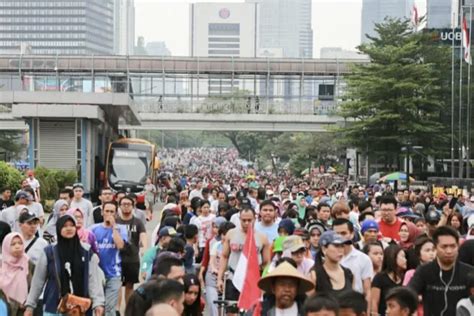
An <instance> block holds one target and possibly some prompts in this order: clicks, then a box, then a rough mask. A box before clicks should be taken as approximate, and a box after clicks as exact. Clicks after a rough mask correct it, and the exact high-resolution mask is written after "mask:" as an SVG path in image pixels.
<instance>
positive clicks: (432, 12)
mask: <svg viewBox="0 0 474 316" xmlns="http://www.w3.org/2000/svg"><path fill="white" fill-rule="evenodd" d="M455 2H456V3H455ZM457 3H459V0H456V1H454V0H429V1H427V2H426V11H427V16H426V22H427V27H428V28H450V27H451V22H452V19H453V16H452V14H453V12H455V13H456V16H458V15H457V12H458V10H459V8H457Z"/></svg>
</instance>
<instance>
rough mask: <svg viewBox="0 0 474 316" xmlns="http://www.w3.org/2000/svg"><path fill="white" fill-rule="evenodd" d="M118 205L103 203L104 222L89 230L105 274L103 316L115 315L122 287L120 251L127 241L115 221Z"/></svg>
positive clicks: (120, 227)
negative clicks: (93, 236) (95, 241)
mask: <svg viewBox="0 0 474 316" xmlns="http://www.w3.org/2000/svg"><path fill="white" fill-rule="evenodd" d="M117 209H118V206H117V204H115V203H114V202H107V203H105V204H104V205H103V213H104V222H103V223H100V224H95V225H93V226H92V227H91V228H90V230H91V232H92V233H93V234H94V235H95V237H96V240H97V248H98V249H99V258H100V268H101V269H102V271H103V272H104V275H105V288H104V293H105V316H115V313H116V312H115V307H116V305H117V302H118V297H119V293H120V288H121V287H122V255H121V251H122V249H124V248H125V246H126V245H127V242H128V233H127V229H126V228H125V227H124V226H122V225H118V224H117V223H116V216H117V213H118V212H117Z"/></svg>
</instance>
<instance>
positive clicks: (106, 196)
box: [92, 188, 114, 224]
mask: <svg viewBox="0 0 474 316" xmlns="http://www.w3.org/2000/svg"><path fill="white" fill-rule="evenodd" d="M113 199H114V195H113V193H112V190H111V189H110V188H103V189H101V190H100V193H99V200H100V202H101V204H100V205H98V206H96V207H94V209H92V216H93V217H94V224H99V223H102V222H104V215H103V214H102V205H104V203H107V202H112V200H113Z"/></svg>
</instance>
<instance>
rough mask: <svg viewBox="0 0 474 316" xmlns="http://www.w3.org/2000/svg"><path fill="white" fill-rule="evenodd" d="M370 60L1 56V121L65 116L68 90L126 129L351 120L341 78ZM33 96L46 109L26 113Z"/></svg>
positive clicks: (295, 125) (1, 124)
mask: <svg viewBox="0 0 474 316" xmlns="http://www.w3.org/2000/svg"><path fill="white" fill-rule="evenodd" d="M365 63H367V61H365V60H347V59H341V60H339V59H267V58H229V57H225V58H202V57H150V56H133V57H132V56H35V55H33V56H23V55H14V56H8V55H6V56H0V104H1V106H0V129H24V128H25V121H28V119H29V118H31V117H36V116H35V115H36V114H39V113H40V112H41V115H40V116H38V117H43V118H46V117H51V118H54V117H56V116H55V114H58V113H62V114H61V115H59V118H64V117H67V113H72V112H70V111H69V110H68V111H69V112H67V111H66V113H63V112H62V111H61V110H62V109H63V108H64V107H66V106H67V105H66V104H65V103H64V102H63V101H64V100H69V101H71V102H72V104H74V101H77V102H76V106H79V108H76V110H75V112H74V115H75V117H81V113H80V109H81V107H83V108H84V109H85V106H87V105H92V106H94V105H96V106H99V108H100V109H101V110H104V117H105V118H106V119H109V118H110V117H112V120H111V123H112V124H116V125H118V126H115V128H118V129H127V130H136V129H156V130H252V131H308V132H322V131H325V130H327V128H328V127H329V126H331V125H334V124H339V123H343V120H342V118H340V117H338V116H336V115H335V113H336V111H337V106H338V103H339V102H340V100H341V95H342V93H343V91H344V88H345V83H344V80H342V79H343V77H344V76H345V75H348V74H350V73H351V65H353V64H365ZM109 94H112V95H114V96H119V95H121V98H122V99H123V100H124V98H126V99H128V106H125V104H122V106H121V107H120V110H119V108H117V107H116V108H110V107H107V106H106V104H104V103H103V102H108V101H104V95H109ZM56 100H62V101H56ZM95 100H98V101H97V102H96V101H95ZM101 100H102V101H101ZM69 101H67V102H69ZM67 102H66V103H67ZM122 103H123V102H122ZM55 104H56V106H54V105H55ZM27 105H28V106H27ZM31 105H35V106H36V109H37V110H38V109H43V110H42V111H40V112H34V111H33V112H32V113H30V114H28V113H26V112H25V109H26V108H30V109H31ZM59 106H62V107H63V108H61V107H59ZM52 107H53V108H54V110H52V111H51V109H52ZM20 109H23V110H20ZM116 116H117V117H118V119H117V117H116ZM84 117H86V116H84Z"/></svg>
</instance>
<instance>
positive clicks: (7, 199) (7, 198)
mask: <svg viewBox="0 0 474 316" xmlns="http://www.w3.org/2000/svg"><path fill="white" fill-rule="evenodd" d="M0 193H1V194H2V196H1V197H0V212H1V211H3V210H4V209H6V208H9V207H10V206H12V205H14V204H15V202H13V200H12V190H11V189H10V188H7V187H5V188H2V190H1V192H0Z"/></svg>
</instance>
